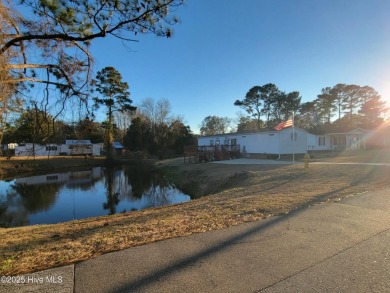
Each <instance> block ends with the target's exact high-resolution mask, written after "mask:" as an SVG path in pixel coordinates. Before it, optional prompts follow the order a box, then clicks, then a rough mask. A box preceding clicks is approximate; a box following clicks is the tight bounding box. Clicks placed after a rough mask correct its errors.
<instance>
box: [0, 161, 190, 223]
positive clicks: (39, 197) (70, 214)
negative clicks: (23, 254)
mask: <svg viewBox="0 0 390 293" xmlns="http://www.w3.org/2000/svg"><path fill="white" fill-rule="evenodd" d="M189 200H190V196H189V195H186V194H184V193H183V192H181V191H180V190H179V189H177V188H176V187H175V186H174V185H172V184H170V183H168V182H167V181H166V180H165V178H164V176H163V175H162V174H161V173H159V172H157V171H156V170H152V169H150V168H147V167H145V166H139V165H136V166H133V165H125V166H120V167H113V168H108V167H96V168H91V169H90V170H88V171H72V172H67V173H55V174H46V175H39V176H32V177H25V178H16V179H14V180H10V181H0V227H18V226H28V225H35V224H54V223H59V222H66V221H71V220H75V219H83V218H88V217H96V216H103V215H111V214H116V213H121V212H128V211H135V210H141V209H145V208H149V207H157V206H164V205H170V204H175V203H180V202H185V201H189Z"/></svg>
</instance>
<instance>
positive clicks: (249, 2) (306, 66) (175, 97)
mask: <svg viewBox="0 0 390 293" xmlns="http://www.w3.org/2000/svg"><path fill="white" fill-rule="evenodd" d="M176 15H177V16H178V17H179V18H180V20H181V23H180V24H178V25H176V26H174V27H173V29H174V35H173V38H171V39H165V38H158V37H155V36H152V35H146V36H139V42H137V43H135V42H133V43H127V44H126V45H123V44H122V42H121V41H119V40H115V39H102V40H98V41H96V42H94V43H93V47H92V52H93V55H94V57H95V58H96V63H95V70H96V71H97V70H100V69H102V68H103V67H105V66H113V67H115V68H116V69H117V70H118V71H119V72H121V74H122V76H123V80H124V81H126V82H128V83H129V85H130V91H131V98H132V99H133V102H134V104H135V105H137V104H138V103H140V102H141V101H142V100H143V99H145V98H147V97H151V98H153V99H155V100H159V99H161V98H166V99H168V100H169V101H170V103H171V106H172V114H175V115H182V116H184V121H185V123H186V124H188V125H190V127H191V129H192V130H193V131H194V132H195V133H196V132H198V130H199V124H200V123H201V121H202V120H203V119H204V118H205V117H206V116H208V115H217V116H227V117H230V118H236V112H238V111H240V108H238V107H236V106H234V105H233V103H234V101H235V100H237V99H242V98H243V97H244V96H245V94H246V92H247V91H248V90H249V89H250V88H251V87H253V86H255V85H263V84H266V83H270V82H271V83H274V84H276V86H278V87H279V89H280V90H283V91H286V92H290V91H299V92H300V93H301V96H302V101H303V102H306V101H312V100H314V99H315V98H316V96H317V95H318V94H319V93H320V92H321V89H322V88H324V87H327V86H334V85H336V84H337V83H350V84H357V85H361V86H364V85H369V86H372V87H373V88H374V89H376V90H377V91H378V92H379V94H380V95H381V96H382V98H383V99H384V100H390V83H389V78H390V1H388V0H187V1H186V4H185V5H184V6H182V7H180V8H179V9H178V10H177V11H176Z"/></svg>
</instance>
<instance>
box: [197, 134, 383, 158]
mask: <svg viewBox="0 0 390 293" xmlns="http://www.w3.org/2000/svg"><path fill="white" fill-rule="evenodd" d="M372 134H373V131H370V130H364V129H360V128H357V129H354V130H352V131H349V132H340V133H327V134H323V135H316V134H312V133H309V132H307V131H306V130H303V129H301V128H298V127H294V128H292V127H290V128H285V129H283V130H280V131H276V130H271V131H265V132H251V133H227V134H219V135H209V136H202V137H199V138H198V148H199V147H202V146H213V145H235V146H239V149H240V152H241V153H242V154H246V155H247V156H251V154H275V155H289V154H305V153H307V152H310V151H343V150H359V149H365V148H366V144H367V142H369V141H370V138H371V137H372ZM293 137H294V139H293ZM389 141H390V140H389Z"/></svg>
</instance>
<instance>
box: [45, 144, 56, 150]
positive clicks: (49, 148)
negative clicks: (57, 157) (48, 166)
mask: <svg viewBox="0 0 390 293" xmlns="http://www.w3.org/2000/svg"><path fill="white" fill-rule="evenodd" d="M46 150H47V151H56V150H57V146H56V145H48V146H46Z"/></svg>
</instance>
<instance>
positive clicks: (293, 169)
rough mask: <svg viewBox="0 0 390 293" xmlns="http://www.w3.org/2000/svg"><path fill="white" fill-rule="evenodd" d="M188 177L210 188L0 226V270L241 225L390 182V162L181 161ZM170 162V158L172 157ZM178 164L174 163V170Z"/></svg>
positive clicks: (17, 270)
mask: <svg viewBox="0 0 390 293" xmlns="http://www.w3.org/2000/svg"><path fill="white" fill-rule="evenodd" d="M178 162H179V161H174V162H173V163H171V164H170V166H172V165H176V166H175V167H174V168H175V170H176V173H180V174H181V176H182V177H181V178H182V181H183V182H185V181H186V180H187V181H188V180H192V181H194V182H195V181H201V182H202V184H203V189H202V190H200V191H199V193H202V192H204V193H207V192H209V191H215V189H219V191H218V192H215V193H214V194H213V195H211V196H207V197H202V198H199V199H196V200H193V201H191V202H187V203H184V204H180V205H173V206H168V207H162V208H152V209H147V210H143V211H136V212H131V213H125V214H118V215H113V216H106V217H99V218H91V219H85V220H78V221H73V222H68V223H61V224H56V225H37V226H30V227H22V228H8V229H0V238H1V239H2V241H1V243H0V251H1V252H0V274H2V275H4V274H19V273H28V272H33V271H37V270H42V269H47V268H51V267H56V266H61V265H66V264H71V263H75V262H79V261H81V260H86V259H89V258H92V257H95V256H98V255H101V254H104V253H107V252H110V251H115V250H120V249H124V248H127V247H132V246H136V245H143V244H146V243H150V242H154V241H159V240H162V239H167V238H172V237H180V236H186V235H190V234H193V233H200V232H204V231H209V230H215V229H221V228H224V227H229V226H233V225H238V224H240V223H243V222H247V221H255V220H259V219H263V218H267V217H270V216H273V215H280V214H286V213H289V212H290V211H292V210H295V209H298V208H301V207H304V206H307V205H310V204H314V203H317V202H323V201H328V200H338V199H339V198H342V197H345V196H349V195H353V194H356V193H360V192H364V191H370V190H375V189H382V188H387V187H388V186H389V182H390V180H389V179H390V167H384V166H383V167H380V166H354V165H351V166H347V165H312V166H311V167H310V171H309V172H305V171H304V170H303V168H302V166H291V165H290V166H272V167H270V166H260V165H257V166H253V165H252V166H242V165H241V166H234V165H217V164H197V165H192V164H186V165H184V164H182V163H178ZM168 165H169V164H168ZM171 171H172V170H171Z"/></svg>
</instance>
